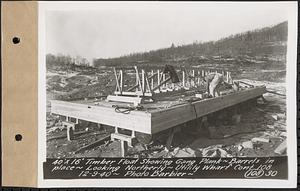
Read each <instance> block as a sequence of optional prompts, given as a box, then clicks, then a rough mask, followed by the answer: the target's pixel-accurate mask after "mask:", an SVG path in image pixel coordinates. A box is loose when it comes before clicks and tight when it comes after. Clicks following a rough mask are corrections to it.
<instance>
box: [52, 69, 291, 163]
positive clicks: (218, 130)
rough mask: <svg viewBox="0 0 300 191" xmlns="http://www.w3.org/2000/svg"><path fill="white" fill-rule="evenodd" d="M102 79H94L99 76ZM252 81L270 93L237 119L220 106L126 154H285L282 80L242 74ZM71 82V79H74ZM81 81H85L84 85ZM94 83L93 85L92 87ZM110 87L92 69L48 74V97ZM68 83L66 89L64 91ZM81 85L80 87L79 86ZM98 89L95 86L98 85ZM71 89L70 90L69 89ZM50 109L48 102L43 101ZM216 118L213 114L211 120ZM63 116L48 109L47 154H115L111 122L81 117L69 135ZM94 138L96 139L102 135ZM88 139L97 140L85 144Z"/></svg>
mask: <svg viewBox="0 0 300 191" xmlns="http://www.w3.org/2000/svg"><path fill="white" fill-rule="evenodd" d="M99 81H101V82H102V83H101V84H99V83H98V82H99ZM243 81H245V82H248V83H251V84H254V85H262V84H264V85H266V86H267V89H268V90H270V92H272V93H266V94H265V99H266V100H265V101H263V100H261V99H259V100H257V102H256V103H254V102H252V103H250V104H248V105H243V107H242V109H239V111H238V112H239V114H240V120H238V119H237V118H236V116H235V117H232V116H231V115H228V113H230V111H228V110H224V111H221V112H219V113H217V114H213V115H210V116H208V120H207V122H201V121H193V122H189V123H186V124H182V128H181V132H180V133H176V134H175V135H174V139H173V142H172V145H171V148H169V149H167V148H166V140H167V138H168V136H169V131H168V130H167V131H164V132H161V133H159V134H158V135H155V136H154V139H153V141H152V142H151V143H150V144H148V145H144V144H141V143H137V144H136V145H135V146H134V147H129V149H128V153H127V156H128V157H155V158H158V157H201V156H205V157H235V156H241V157H246V156H249V157H256V156H258V157H259V156H278V155H285V154H286V151H285V150H283V151H282V150H281V151H278V150H276V148H277V147H278V146H279V145H280V144H281V143H282V144H283V142H284V140H285V139H286V104H285V101H286V98H285V84H284V83H282V82H270V81H257V80H255V81H254V80H245V79H243ZM74 84H75V85H74ZM86 85H89V86H88V88H87V87H86ZM91 86H93V87H94V86H95V87H97V88H91ZM112 87H114V84H113V79H111V78H108V77H105V75H103V74H101V73H100V74H97V75H95V76H94V77H91V76H83V75H78V74H76V73H75V74H73V75H70V74H69V76H67V77H66V76H64V75H56V74H53V73H51V74H50V75H47V88H48V91H47V98H48V101H49V100H51V99H57V98H66V97H69V98H70V97H71V98H72V96H74V95H78V94H79V95H80V94H81V96H83V97H84V96H87V97H89V96H101V95H105V93H107V92H110V91H111V88H112ZM60 88H62V89H60ZM66 89H69V90H70V91H66ZM79 90H81V91H79ZM98 90H99V91H98ZM70 92H71V93H70ZM48 111H49V105H48ZM216 119H217V120H216ZM63 120H64V119H62V118H59V117H58V116H51V115H50V114H49V113H47V157H48V158H60V157H62V158H64V157H118V156H120V142H118V141H110V140H109V139H107V137H108V136H109V135H110V133H111V132H113V131H114V130H113V128H112V127H108V126H102V127H101V128H100V127H98V126H97V125H96V124H93V123H88V122H84V121H80V124H79V125H78V127H76V132H75V138H74V140H72V141H68V140H67V137H66V134H67V133H66V129H65V128H63V127H62V123H61V122H62V121H63ZM102 139H103V141H100V142H99V143H97V141H98V140H102ZM91 143H96V144H94V145H93V146H91V147H88V145H90V144H91Z"/></svg>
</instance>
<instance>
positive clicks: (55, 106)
mask: <svg viewBox="0 0 300 191" xmlns="http://www.w3.org/2000/svg"><path fill="white" fill-rule="evenodd" d="M51 112H52V113H53V114H58V115H63V116H69V117H73V118H78V119H80V120H85V121H90V122H93V123H101V124H104V125H110V126H113V127H122V128H124V129H128V130H134V131H139V132H143V133H147V134H150V133H151V115H150V114H149V113H146V112H143V111H131V112H130V114H123V113H117V112H115V109H114V108H113V107H104V106H95V105H87V104H80V103H71V102H66V101H56V100H55V101H51Z"/></svg>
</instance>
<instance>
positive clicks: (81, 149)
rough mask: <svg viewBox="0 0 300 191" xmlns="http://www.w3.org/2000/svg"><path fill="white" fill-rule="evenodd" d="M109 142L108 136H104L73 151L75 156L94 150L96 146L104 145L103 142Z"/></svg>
mask: <svg viewBox="0 0 300 191" xmlns="http://www.w3.org/2000/svg"><path fill="white" fill-rule="evenodd" d="M109 140H110V135H106V136H105V137H101V138H100V139H98V140H96V141H94V142H92V143H91V144H89V145H86V146H83V147H81V148H79V149H77V150H76V151H75V154H77V153H80V152H83V151H86V150H90V149H92V148H95V147H97V146H100V145H102V144H104V143H105V141H109Z"/></svg>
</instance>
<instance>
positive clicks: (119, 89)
mask: <svg viewBox="0 0 300 191" xmlns="http://www.w3.org/2000/svg"><path fill="white" fill-rule="evenodd" d="M113 70H114V75H115V78H116V82H117V86H116V91H121V88H120V84H119V76H118V75H117V71H116V68H115V67H114V68H113ZM121 92H122V91H121Z"/></svg>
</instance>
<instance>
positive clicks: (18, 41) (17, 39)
mask: <svg viewBox="0 0 300 191" xmlns="http://www.w3.org/2000/svg"><path fill="white" fill-rule="evenodd" d="M12 41H13V43H14V44H19V43H20V38H19V37H14V38H13V39H12Z"/></svg>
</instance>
